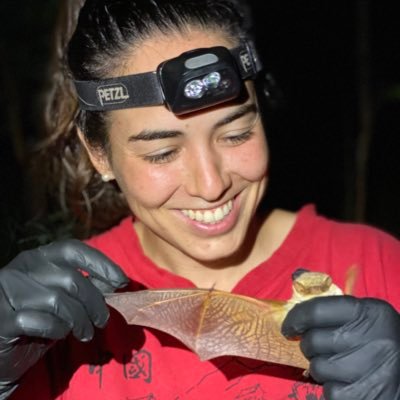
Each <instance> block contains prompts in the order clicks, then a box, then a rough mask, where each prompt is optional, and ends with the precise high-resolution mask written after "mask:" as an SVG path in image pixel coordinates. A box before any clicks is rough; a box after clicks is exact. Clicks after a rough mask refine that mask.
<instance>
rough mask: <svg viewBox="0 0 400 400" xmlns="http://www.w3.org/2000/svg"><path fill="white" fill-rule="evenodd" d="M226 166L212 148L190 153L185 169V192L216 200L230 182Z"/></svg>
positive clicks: (208, 199)
mask: <svg viewBox="0 0 400 400" xmlns="http://www.w3.org/2000/svg"><path fill="white" fill-rule="evenodd" d="M226 167H227V166H226V163H224V160H223V157H222V156H221V155H219V154H218V153H217V152H216V151H214V150H212V149H207V150H205V149H204V148H203V149H202V150H201V151H200V152H198V153H196V154H192V155H191V156H189V159H188V160H187V168H186V169H185V189H186V192H187V193H188V194H189V195H190V196H193V197H199V198H202V199H204V200H206V201H208V202H212V201H217V200H218V199H220V198H221V197H222V196H223V195H224V193H225V192H226V190H227V189H228V188H229V187H230V186H231V184H232V180H231V176H230V174H229V171H228V170H227V168H226Z"/></svg>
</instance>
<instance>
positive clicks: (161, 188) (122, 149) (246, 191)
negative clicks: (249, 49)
mask: <svg viewBox="0 0 400 400" xmlns="http://www.w3.org/2000/svg"><path fill="white" fill-rule="evenodd" d="M212 46H226V47H228V48H231V47H232V43H229V42H228V41H227V40H226V39H224V37H222V36H220V35H218V34H215V33H210V32H202V31H192V32H190V33H188V34H187V35H185V36H184V37H183V36H180V35H178V34H176V36H174V37H172V38H171V37H170V36H169V37H168V40H167V39H166V38H164V37H154V38H152V39H149V40H147V41H145V42H144V43H143V44H142V45H140V47H138V48H137V49H135V52H134V54H133V55H132V57H131V58H130V59H129V61H128V63H126V64H125V65H124V69H123V70H122V71H118V73H123V74H134V73H140V72H147V71H154V70H156V68H157V66H158V65H159V64H160V63H161V62H162V61H165V60H166V59H169V58H172V57H175V56H178V55H179V54H181V53H182V52H184V51H188V50H191V49H194V48H200V47H212ZM246 86H247V90H248V94H249V96H248V98H247V99H245V100H243V101H241V102H238V101H236V102H230V103H226V104H224V105H221V106H218V107H213V108H210V109H208V110H204V111H201V112H197V113H195V114H189V115H187V116H185V117H177V116H176V115H174V114H173V113H172V112H170V111H168V110H167V108H166V107H164V106H155V107H143V108H135V109H133V108H132V109H126V110H118V111H113V112H112V113H111V116H110V129H109V136H110V153H111V157H110V161H107V159H106V157H99V156H98V155H96V154H95V153H94V152H91V158H92V161H93V163H94V165H95V166H96V168H97V169H98V171H99V172H100V173H102V174H104V173H107V174H110V175H111V176H113V177H115V179H116V180H117V182H118V184H119V186H120V188H121V190H122V192H123V193H124V195H125V197H126V200H127V202H128V204H129V206H130V208H131V210H132V212H133V213H134V215H135V216H136V219H137V222H136V228H137V231H138V234H139V237H140V240H141V243H142V245H143V248H144V251H145V253H146V254H147V255H148V256H149V257H150V258H152V259H153V260H154V261H155V262H157V263H158V264H159V265H164V266H165V265H173V264H174V263H175V264H176V263H178V262H184V261H185V260H186V261H190V260H196V261H197V262H200V263H204V264H206V263H207V264H213V263H217V264H218V263H219V260H223V259H226V258H227V257H232V255H234V254H235V253H237V252H239V251H240V250H241V247H242V245H243V243H244V240H245V237H246V233H247V232H248V229H249V226H250V225H251V221H252V219H253V216H254V214H255V211H256V208H257V206H258V204H259V202H260V200H261V198H262V196H263V193H264V190H265V186H266V179H267V178H266V175H267V165H268V151H267V144H266V140H265V134H264V130H263V127H262V124H261V119H260V117H259V116H258V109H257V102H256V97H255V93H254V88H253V86H252V83H250V82H248V83H246ZM171 269H173V267H171Z"/></svg>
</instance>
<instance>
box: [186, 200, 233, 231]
mask: <svg viewBox="0 0 400 400" xmlns="http://www.w3.org/2000/svg"><path fill="white" fill-rule="evenodd" d="M232 208H233V202H232V200H229V201H228V202H226V203H225V204H223V205H222V206H220V207H217V208H214V209H212V210H181V211H182V213H183V215H185V216H186V217H188V218H190V219H191V220H193V221H197V222H201V223H203V224H210V225H212V224H216V223H218V222H220V221H222V220H223V219H224V218H225V217H226V216H227V215H229V214H230V212H231V211H232Z"/></svg>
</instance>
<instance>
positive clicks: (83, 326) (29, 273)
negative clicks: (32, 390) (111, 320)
mask: <svg viewBox="0 0 400 400" xmlns="http://www.w3.org/2000/svg"><path fill="white" fill-rule="evenodd" d="M127 283H128V278H127V277H126V276H125V274H124V273H123V272H122V271H121V270H120V268H119V267H118V266H116V265H115V264H114V263H113V262H111V261H110V260H109V259H108V258H107V257H105V256H104V255H103V254H102V253H100V252H99V251H97V250H95V249H93V248H91V247H89V246H87V245H85V244H84V243H82V242H80V241H78V240H65V241H60V242H55V243H51V244H49V245H47V246H42V247H39V248H37V249H34V250H29V251H25V252H22V253H20V254H19V255H18V256H17V257H16V258H15V259H14V260H12V261H11V262H10V263H9V264H8V265H7V266H5V267H4V268H2V269H0V317H1V323H0V400H1V399H5V398H7V397H8V396H9V395H10V393H11V392H13V391H14V389H15V388H16V387H17V385H18V383H17V382H18V379H19V378H20V377H21V376H22V375H23V374H24V373H25V372H26V371H27V370H28V369H29V368H30V367H31V366H32V365H33V364H35V363H36V361H37V360H38V359H39V358H40V357H42V356H43V354H44V353H45V352H46V351H47V350H48V349H49V347H51V345H52V343H53V342H54V340H57V339H61V338H65V337H66V336H67V335H68V334H69V333H70V332H72V333H73V335H74V336H75V337H76V338H77V339H79V340H81V341H88V340H90V339H91V338H92V337H93V334H94V326H96V327H100V328H101V327H104V326H105V324H106V323H107V320H108V317H109V311H108V307H107V305H106V303H105V301H104V298H103V295H102V293H106V292H113V291H114V290H115V289H116V288H120V287H123V286H124V285H126V284H127Z"/></svg>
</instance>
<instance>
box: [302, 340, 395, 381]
mask: <svg viewBox="0 0 400 400" xmlns="http://www.w3.org/2000/svg"><path fill="white" fill-rule="evenodd" d="M386 353H387V351H386V349H383V348H382V346H381V345H380V344H379V343H378V342H371V343H368V344H366V345H364V346H359V347H357V348H354V349H352V350H351V351H348V352H345V353H338V354H333V355H326V356H318V357H314V358H312V359H311V361H310V368H309V370H310V374H311V376H312V377H313V378H314V379H315V380H316V381H317V382H319V383H324V382H330V381H335V382H341V383H353V382H356V381H357V380H359V379H361V378H362V377H364V376H367V375H369V374H371V373H372V372H373V371H374V370H376V369H377V368H379V367H380V364H381V363H382V362H383V360H384V358H385V357H386V356H387V354H386Z"/></svg>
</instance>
